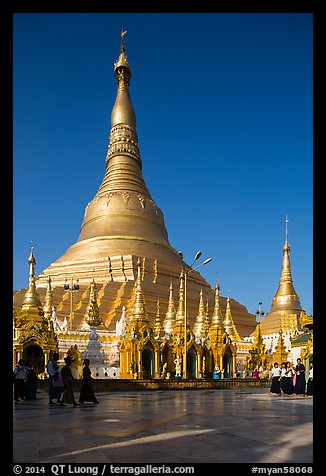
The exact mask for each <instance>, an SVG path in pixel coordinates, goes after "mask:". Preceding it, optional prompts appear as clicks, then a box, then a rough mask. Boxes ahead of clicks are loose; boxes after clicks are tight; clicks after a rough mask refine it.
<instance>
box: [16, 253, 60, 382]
mask: <svg viewBox="0 0 326 476" xmlns="http://www.w3.org/2000/svg"><path fill="white" fill-rule="evenodd" d="M28 263H29V286H28V289H27V291H26V293H25V297H24V300H23V303H22V306H21V309H19V310H18V309H14V312H13V350H14V352H13V365H14V366H15V365H16V364H17V363H18V361H19V360H20V359H23V360H24V361H25V360H27V359H28V360H30V361H31V365H32V366H33V368H34V370H35V372H36V373H37V374H41V373H43V372H44V370H45V368H46V365H47V362H48V360H49V358H50V356H51V354H52V353H53V352H57V351H58V343H57V337H56V334H55V332H54V329H53V325H52V321H51V320H50V319H48V318H47V317H46V315H45V314H44V310H43V306H42V303H41V301H40V298H39V295H38V293H37V291H36V286H35V269H34V268H35V264H36V260H35V257H34V254H33V249H32V250H31V253H30V255H29V258H28Z"/></svg>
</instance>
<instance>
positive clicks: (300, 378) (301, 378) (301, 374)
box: [294, 358, 306, 396]
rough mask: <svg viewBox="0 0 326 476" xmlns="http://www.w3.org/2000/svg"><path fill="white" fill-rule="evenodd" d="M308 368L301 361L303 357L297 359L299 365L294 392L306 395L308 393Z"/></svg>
mask: <svg viewBox="0 0 326 476" xmlns="http://www.w3.org/2000/svg"><path fill="white" fill-rule="evenodd" d="M305 371H306V368H305V366H304V365H303V363H302V362H301V359H300V358H299V359H297V365H296V366H295V373H296V380H295V386H294V393H295V394H296V395H302V396H304V395H305V393H306V377H305Z"/></svg>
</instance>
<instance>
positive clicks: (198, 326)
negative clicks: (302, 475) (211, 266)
mask: <svg viewBox="0 0 326 476" xmlns="http://www.w3.org/2000/svg"><path fill="white" fill-rule="evenodd" d="M205 324H206V313H205V305H204V297H203V288H201V290H200V294H199V307H198V314H197V317H196V321H195V324H194V328H193V333H194V335H195V338H196V340H198V339H201V338H202V337H204V335H205V330H206V329H205Z"/></svg>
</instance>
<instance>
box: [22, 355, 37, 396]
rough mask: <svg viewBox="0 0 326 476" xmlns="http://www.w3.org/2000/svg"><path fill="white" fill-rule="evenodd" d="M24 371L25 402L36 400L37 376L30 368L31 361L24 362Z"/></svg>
mask: <svg viewBox="0 0 326 476" xmlns="http://www.w3.org/2000/svg"><path fill="white" fill-rule="evenodd" d="M25 371H26V386H25V388H26V400H37V397H36V394H37V381H38V378H37V375H36V373H35V370H34V369H33V367H32V366H31V361H30V360H26V363H25Z"/></svg>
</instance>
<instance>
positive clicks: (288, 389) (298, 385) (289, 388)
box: [270, 358, 313, 397]
mask: <svg viewBox="0 0 326 476" xmlns="http://www.w3.org/2000/svg"><path fill="white" fill-rule="evenodd" d="M305 372H306V368H305V366H304V365H303V363H302V361H301V359H300V358H298V359H297V365H296V366H295V368H293V366H292V365H291V364H290V362H282V363H281V367H279V364H278V362H275V363H274V366H273V368H272V370H271V374H272V383H271V387H270V395H278V396H280V395H282V394H284V395H290V396H300V395H301V396H302V397H308V396H312V395H313V362H310V368H309V377H308V381H307V382H306V377H305Z"/></svg>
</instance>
